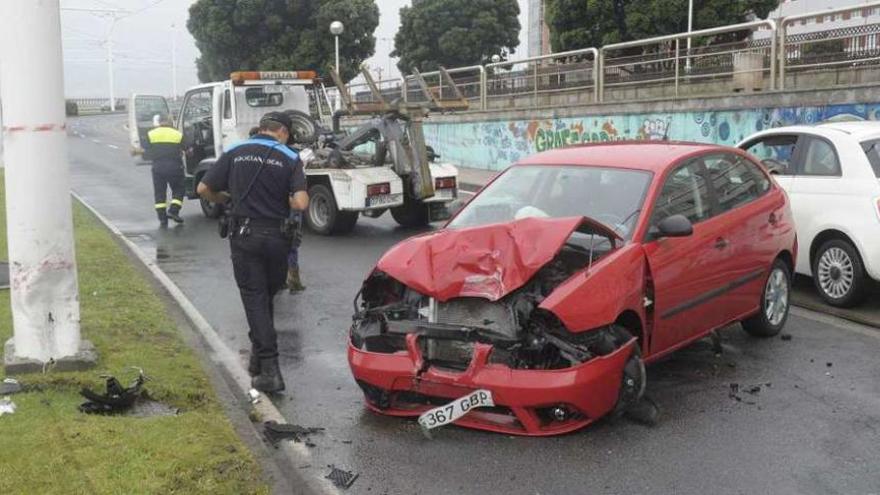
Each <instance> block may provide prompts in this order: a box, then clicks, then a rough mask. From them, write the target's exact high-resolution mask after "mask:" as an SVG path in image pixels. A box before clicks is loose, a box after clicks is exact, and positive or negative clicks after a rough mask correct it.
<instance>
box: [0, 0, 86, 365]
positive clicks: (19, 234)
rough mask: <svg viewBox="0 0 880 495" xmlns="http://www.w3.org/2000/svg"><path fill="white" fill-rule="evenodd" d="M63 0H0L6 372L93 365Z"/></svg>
mask: <svg viewBox="0 0 880 495" xmlns="http://www.w3.org/2000/svg"><path fill="white" fill-rule="evenodd" d="M58 1H59V0H42V1H40V2H34V1H33V0H3V1H2V2H0V60H2V61H3V64H2V66H0V99H2V101H3V139H4V144H5V150H4V155H3V158H4V162H5V165H6V215H7V236H8V241H9V242H8V245H9V261H10V280H11V284H10V286H11V287H10V289H11V303H12V320H13V329H14V334H13V335H14V336H13V338H12V339H11V340H10V341H9V342H7V343H6V348H5V355H4V364H5V367H6V372H7V373H22V372H33V371H41V370H44V369H45V368H46V367H47V366H54V367H55V369H57V370H69V369H82V368H85V367H88V366H90V365H94V363H95V359H96V356H95V353H94V349H93V348H92V347H91V344H89V343H88V342H86V341H82V340H81V338H80V311H79V289H78V286H77V277H76V258H75V257H74V244H73V216H72V212H71V200H70V169H69V166H68V163H67V134H66V125H65V115H64V75H63V69H62V62H61V60H62V55H61V18H60V12H59V5H58Z"/></svg>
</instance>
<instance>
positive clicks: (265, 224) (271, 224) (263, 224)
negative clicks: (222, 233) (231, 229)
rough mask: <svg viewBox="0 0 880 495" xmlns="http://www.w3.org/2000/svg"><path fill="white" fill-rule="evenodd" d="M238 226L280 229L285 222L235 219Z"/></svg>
mask: <svg viewBox="0 0 880 495" xmlns="http://www.w3.org/2000/svg"><path fill="white" fill-rule="evenodd" d="M234 222H235V223H236V225H244V224H247V225H248V227H251V228H257V229H280V228H281V224H282V223H283V220H281V219H278V218H250V217H234Z"/></svg>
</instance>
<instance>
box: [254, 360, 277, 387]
mask: <svg viewBox="0 0 880 495" xmlns="http://www.w3.org/2000/svg"><path fill="white" fill-rule="evenodd" d="M251 386H253V387H254V388H255V389H257V390H259V391H260V392H265V393H267V394H271V393H274V392H281V391H282V390H284V379H283V378H281V369H280V368H279V367H278V358H269V359H260V374H259V375H258V376H255V377H254V378H253V380H251Z"/></svg>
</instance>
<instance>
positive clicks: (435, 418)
mask: <svg viewBox="0 0 880 495" xmlns="http://www.w3.org/2000/svg"><path fill="white" fill-rule="evenodd" d="M494 405H495V403H494V402H493V401H492V392H491V391H489V390H482V389H480V390H476V391H474V392H471V393H469V394H467V395H465V396H464V397H459V398H458V399H455V400H453V401H452V402H450V403H449V404H446V405H445V406H440V407H435V408H434V409H431V410H430V411H425V412H424V413H423V414H422V415H421V416H419V425H421V427H422V429H423V430H431V429H434V428H438V427H440V426H444V425H448V424H450V423H452V422H455V421H457V420H458V419H460V418H461V417H462V416H464V415H465V414H467V413H469V412H470V411H472V410H473V409H474V408H477V407H491V406H494Z"/></svg>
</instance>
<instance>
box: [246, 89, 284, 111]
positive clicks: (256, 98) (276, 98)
mask: <svg viewBox="0 0 880 495" xmlns="http://www.w3.org/2000/svg"><path fill="white" fill-rule="evenodd" d="M244 98H245V101H247V104H248V105H250V106H252V107H280V106H281V104H282V103H284V89H282V88H278V89H276V88H272V87H270V88H268V89H265V88H248V89H247V90H245V92H244Z"/></svg>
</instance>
